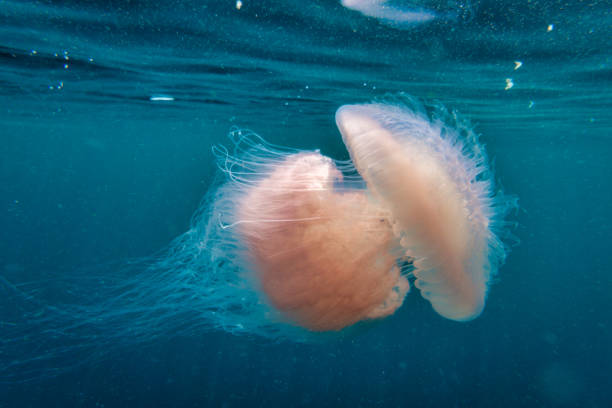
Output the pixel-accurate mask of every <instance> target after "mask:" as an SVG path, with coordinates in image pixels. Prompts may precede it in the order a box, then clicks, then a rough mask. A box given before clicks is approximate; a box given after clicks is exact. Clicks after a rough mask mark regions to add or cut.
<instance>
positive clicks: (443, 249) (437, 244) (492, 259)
mask: <svg viewBox="0 0 612 408" xmlns="http://www.w3.org/2000/svg"><path fill="white" fill-rule="evenodd" d="M336 123H337V125H338V128H339V129H340V132H341V134H342V138H343V140H344V143H345V145H346V147H347V149H348V150H349V152H350V155H351V158H352V160H353V163H354V164H355V166H356V168H357V171H358V172H359V174H360V175H361V176H362V177H363V178H364V179H365V181H366V183H367V186H368V189H369V190H370V191H371V192H372V194H373V195H374V196H375V197H376V198H377V199H378V200H380V202H381V206H382V207H383V208H385V209H387V210H388V211H389V212H390V219H389V222H390V223H391V225H392V228H393V233H394V235H395V237H396V238H397V239H398V241H399V243H400V245H401V247H402V248H403V250H404V251H405V255H406V256H408V257H410V258H411V259H413V265H414V267H415V269H414V271H413V274H414V276H415V277H416V281H415V286H416V287H417V288H419V289H420V291H421V294H422V296H423V297H425V298H426V299H427V300H429V301H430V302H431V304H432V306H433V308H434V309H435V310H436V311H437V312H438V313H439V314H440V315H442V316H444V317H446V318H449V319H453V320H460V321H462V320H470V319H473V318H475V317H477V316H478V315H479V314H480V313H481V311H482V310H483V307H484V303H485V297H486V293H487V288H488V284H489V281H490V278H491V276H492V274H493V273H494V272H495V270H496V267H497V264H498V263H499V260H500V256H503V253H500V251H499V246H500V244H499V241H498V239H497V237H496V236H495V234H493V232H492V231H491V228H490V227H491V225H492V222H491V221H492V219H493V218H494V217H495V216H496V212H495V209H494V207H493V205H492V204H493V202H494V200H493V199H492V197H493V194H492V186H491V180H490V179H489V178H487V177H486V175H487V172H488V169H487V168H486V167H485V165H486V160H485V157H484V153H483V152H482V149H481V147H480V146H479V145H478V144H477V142H476V141H475V140H473V141H470V140H469V139H463V140H462V139H461V138H460V137H459V136H460V134H459V131H458V130H457V129H452V128H449V127H447V126H446V125H445V124H444V123H442V122H440V121H437V122H433V123H432V122H431V121H430V120H429V119H428V118H427V117H426V116H425V114H424V113H422V112H419V111H415V110H411V109H409V108H407V107H406V106H401V105H387V104H377V103H374V104H366V105H345V106H342V107H340V108H339V109H338V111H337V112H336ZM470 143H471V144H470Z"/></svg>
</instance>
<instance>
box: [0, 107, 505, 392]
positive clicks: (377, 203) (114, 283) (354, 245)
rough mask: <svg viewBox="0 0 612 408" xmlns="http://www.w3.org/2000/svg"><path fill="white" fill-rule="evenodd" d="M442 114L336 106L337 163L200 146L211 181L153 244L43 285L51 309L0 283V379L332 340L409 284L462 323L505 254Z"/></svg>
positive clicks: (461, 136) (482, 186)
mask: <svg viewBox="0 0 612 408" xmlns="http://www.w3.org/2000/svg"><path fill="white" fill-rule="evenodd" d="M442 119H444V120H442ZM453 120H454V117H453V115H451V114H448V113H446V112H445V111H444V112H442V113H441V114H438V115H437V116H432V115H431V114H426V113H425V112H424V110H423V109H419V108H415V107H414V106H413V105H412V106H411V105H406V104H402V103H373V104H365V105H346V106H343V107H341V108H340V109H338V111H337V113H336V122H337V125H338V128H339V130H340V133H341V134H342V138H343V140H344V143H345V145H346V147H347V149H348V151H349V153H350V156H351V159H352V161H350V162H341V161H334V160H332V159H330V158H328V157H325V156H323V155H322V154H321V153H320V152H318V151H301V150H296V149H292V148H286V147H280V146H274V145H271V144H269V143H266V142H265V141H263V140H262V139H261V138H260V137H259V136H257V135H256V134H254V133H252V132H249V131H244V130H239V129H232V131H231V132H230V135H229V137H230V139H231V142H232V144H231V147H230V149H226V148H224V147H222V146H216V147H214V149H213V152H214V153H215V156H216V159H217V162H218V166H219V168H220V170H221V172H220V178H218V179H217V181H216V182H215V183H213V184H212V186H211V188H210V191H209V192H208V194H207V195H206V196H205V199H204V201H203V202H202V204H201V206H200V208H199V209H198V212H197V213H196V215H195V216H194V218H193V221H192V224H191V227H190V229H189V230H188V231H187V232H185V233H184V234H182V235H181V236H179V237H177V238H176V239H175V240H174V241H173V242H172V243H171V244H170V245H169V247H168V248H167V250H165V251H163V252H162V253H160V254H159V255H156V256H154V257H150V258H147V259H144V260H140V261H135V262H130V263H128V264H127V265H125V266H124V267H119V268H111V270H109V269H108V268H105V267H104V266H101V267H94V268H93V270H92V271H90V270H87V272H86V273H78V272H77V273H75V274H74V275H71V276H51V277H50V279H53V280H55V281H58V282H59V281H61V282H62V284H61V287H62V288H64V289H65V290H66V291H67V293H68V294H69V295H70V296H69V298H70V299H73V302H72V303H66V304H62V305H60V306H53V305H48V304H46V303H45V302H44V301H42V300H41V299H38V294H39V293H44V292H45V290H46V289H47V288H46V286H45V282H46V281H45V280H44V279H41V280H40V281H37V282H33V283H29V282H26V283H25V284H24V283H22V284H19V282H17V284H13V283H12V282H9V281H8V280H7V279H5V278H4V277H3V276H0V291H2V292H3V294H4V295H5V296H4V298H5V299H10V300H6V301H7V302H11V303H14V304H15V305H18V306H17V307H15V308H5V309H2V308H0V309H2V310H3V312H4V315H1V316H0V317H2V319H0V320H4V321H15V322H19V323H16V324H14V325H10V326H8V327H6V326H5V327H3V330H4V332H3V334H4V338H3V340H2V341H1V342H0V343H2V347H3V350H4V355H11V356H12V358H11V360H10V361H7V360H2V359H0V371H1V372H3V378H4V379H5V380H6V381H21V380H23V379H24V378H26V377H27V378H30V377H35V376H46V375H55V374H57V373H58V372H60V371H61V370H66V369H67V368H66V367H64V366H63V365H62V364H63V362H64V359H65V357H66V356H68V355H69V356H75V355H77V354H78V355H80V356H82V359H81V361H83V362H86V361H91V359H94V358H100V356H101V355H102V354H100V353H98V351H99V350H105V351H106V352H109V353H110V352H111V351H113V350H117V349H120V348H124V347H132V346H140V345H142V344H145V343H147V342H150V341H152V340H155V339H159V338H166V337H168V336H178V335H183V336H196V337H197V336H200V335H202V334H203V333H204V332H205V331H207V330H213V329H221V330H224V331H228V332H231V333H235V334H241V333H242V334H248V335H251V334H256V335H260V336H263V337H268V338H272V339H275V340H276V339H291V340H295V341H308V340H310V339H313V337H316V338H324V337H321V336H324V335H322V334H321V333H320V332H332V333H331V334H329V335H332V336H333V335H334V334H333V333H335V332H338V331H340V330H342V329H344V328H346V327H348V326H351V325H354V324H356V323H358V322H361V321H368V320H372V319H380V318H384V317H387V316H389V315H391V314H393V313H394V312H395V311H396V310H397V309H398V308H399V307H400V306H401V305H402V303H403V301H404V298H405V296H406V294H407V293H408V292H409V288H410V284H409V280H411V279H414V285H415V286H416V287H417V288H418V289H420V292H421V294H422V295H423V297H424V298H426V299H427V300H429V301H430V302H431V304H432V306H433V308H434V309H435V310H436V311H437V312H438V313H439V314H440V315H442V316H444V317H446V318H449V319H453V320H459V321H463V320H469V319H472V318H475V317H476V316H478V314H479V313H480V312H481V311H482V309H483V307H484V302H485V298H486V294H487V289H488V285H489V282H490V280H491V277H492V276H493V275H494V273H495V272H496V270H497V268H498V266H499V264H500V263H501V262H502V261H503V260H504V256H505V248H504V246H503V244H502V243H501V241H500V240H499V238H498V237H497V233H498V232H499V231H503V227H504V226H505V225H504V221H503V219H504V216H505V214H506V213H507V210H508V209H510V208H513V207H514V206H515V200H513V199H512V198H508V197H506V196H504V195H501V194H495V193H494V192H493V184H492V181H491V175H490V171H489V170H488V168H487V160H486V156H485V153H484V151H483V149H482V146H481V145H480V144H479V143H478V141H477V139H476V137H475V135H474V134H473V132H472V131H471V130H469V127H467V126H465V125H460V124H459V122H456V123H453V124H452V125H449V124H445V123H444V122H445V121H450V122H452V121H453ZM5 292H6V293H5ZM9 310H15V311H16V313H15V314H14V315H10V314H8V313H9ZM40 345H44V347H40ZM32 350H39V351H37V352H33V351H32ZM94 351H95V352H94ZM43 362H44V364H43Z"/></svg>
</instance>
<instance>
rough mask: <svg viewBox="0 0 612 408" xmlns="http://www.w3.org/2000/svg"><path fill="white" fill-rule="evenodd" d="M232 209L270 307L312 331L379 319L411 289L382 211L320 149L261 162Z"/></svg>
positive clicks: (391, 309)
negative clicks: (349, 184) (347, 182)
mask: <svg viewBox="0 0 612 408" xmlns="http://www.w3.org/2000/svg"><path fill="white" fill-rule="evenodd" d="M258 167H259V169H258V171H257V174H258V175H259V178H260V179H259V181H257V182H256V183H253V184H251V185H250V186H249V187H248V189H247V191H246V194H244V195H243V196H242V197H241V200H240V204H239V205H238V207H237V209H236V214H235V217H237V218H236V219H237V221H236V222H237V223H238V224H237V225H236V228H237V229H238V233H239V234H240V237H241V240H242V242H243V244H244V245H245V247H246V253H245V254H244V255H243V256H245V257H246V259H247V260H248V262H247V263H248V264H249V265H251V266H252V269H253V273H254V275H255V276H256V280H255V281H256V282H258V286H259V288H260V290H261V291H262V292H263V294H264V296H265V298H266V299H267V300H268V301H269V303H270V304H271V306H272V307H274V308H275V309H276V310H277V311H280V312H281V315H282V316H283V317H284V318H285V319H286V320H287V321H289V322H290V323H292V324H296V325H298V326H301V327H304V328H306V329H309V330H312V331H330V330H340V329H342V328H344V327H347V326H350V325H352V324H354V323H356V322H358V321H361V320H368V319H376V318H382V317H385V316H388V315H390V314H392V313H393V312H394V311H395V310H396V309H397V308H398V307H400V306H401V304H402V302H403V300H404V296H405V294H406V293H407V292H408V290H409V284H408V280H407V279H406V277H405V276H403V275H401V274H400V269H399V268H398V266H397V265H396V258H397V254H396V253H394V252H393V250H394V248H395V247H396V245H395V239H394V236H393V233H392V230H391V228H390V226H389V224H388V223H387V214H386V211H384V210H383V209H381V208H380V207H379V206H377V205H376V204H375V203H373V202H371V201H370V200H369V198H368V196H367V195H366V194H365V193H364V192H363V191H360V190H356V189H353V188H342V187H340V188H339V187H338V186H339V185H341V183H342V179H343V175H342V173H341V172H340V171H339V170H338V169H337V168H336V166H335V165H334V163H333V162H332V160H331V159H329V158H327V157H324V156H322V155H321V154H320V153H318V152H304V153H296V154H290V155H287V156H286V157H285V158H284V159H281V160H278V159H276V160H273V161H272V163H267V162H266V160H263V161H262V162H260V164H259V165H258Z"/></svg>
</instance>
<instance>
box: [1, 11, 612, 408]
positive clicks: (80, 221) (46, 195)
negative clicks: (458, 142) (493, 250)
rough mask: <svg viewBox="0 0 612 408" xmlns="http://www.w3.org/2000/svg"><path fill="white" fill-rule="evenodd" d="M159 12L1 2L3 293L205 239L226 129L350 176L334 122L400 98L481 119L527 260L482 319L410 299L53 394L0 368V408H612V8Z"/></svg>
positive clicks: (124, 355)
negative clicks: (339, 332) (365, 318)
mask: <svg viewBox="0 0 612 408" xmlns="http://www.w3.org/2000/svg"><path fill="white" fill-rule="evenodd" d="M163 3H164V4H156V3H150V2H146V1H128V0H122V1H119V0H114V1H106V2H95V1H79V2H75V1H74V2H73V1H40V2H33V1H0V138H1V140H0V226H1V228H0V275H2V276H3V277H5V278H7V279H9V280H10V281H11V282H14V283H20V282H31V281H36V280H37V279H46V278H49V277H53V276H57V275H66V274H70V271H73V270H78V269H81V268H85V267H91V266H92V265H98V266H97V268H102V266H100V265H106V264H110V263H115V262H120V261H121V260H126V259H131V258H134V257H142V256H147V255H149V254H151V253H154V252H155V251H158V250H160V249H161V248H164V247H165V246H166V245H167V244H168V243H169V242H170V241H171V240H172V239H173V238H174V237H176V236H177V235H179V234H181V233H182V232H184V231H185V230H187V228H188V227H189V221H190V218H191V215H192V214H193V212H194V211H195V210H196V209H197V207H198V204H199V202H200V199H201V197H202V196H203V195H204V193H205V192H206V190H207V188H208V185H209V184H210V181H211V178H212V177H213V174H214V172H215V165H214V162H213V157H212V154H211V151H210V149H211V146H212V145H213V144H215V143H223V142H226V141H227V140H226V138H225V137H226V136H225V135H226V134H227V131H228V129H229V128H230V127H231V126H232V125H239V126H241V127H246V128H250V129H253V130H255V131H256V132H258V133H259V134H261V135H262V136H264V137H265V138H266V139H267V140H269V141H271V142H274V143H278V144H282V145H289V146H292V147H296V148H307V149H308V148H309V149H312V148H321V150H322V152H323V153H324V154H327V155H330V156H333V157H335V158H339V159H342V158H346V152H345V150H344V147H343V146H342V142H341V140H340V137H339V135H338V132H337V130H336V129H335V125H334V122H333V113H334V111H335V109H336V108H337V107H338V106H339V105H341V104H344V103H351V102H362V101H367V100H370V99H372V98H373V97H380V96H383V95H385V94H386V93H392V94H397V93H398V92H406V93H407V94H410V95H413V96H415V97H417V98H421V99H424V100H438V101H440V102H442V103H443V104H445V105H446V106H448V107H450V108H456V109H458V110H460V111H461V112H462V113H463V114H464V116H467V117H469V118H470V119H471V120H472V122H473V123H474V125H475V128H476V130H477V131H478V132H479V133H481V134H482V137H481V140H482V141H483V142H484V143H485V144H486V146H487V150H488V152H489V155H490V156H491V158H493V161H494V169H495V172H496V175H497V178H498V179H499V180H500V182H501V184H502V185H503V187H504V189H505V190H506V191H507V192H509V193H511V194H515V195H517V196H518V197H519V198H520V210H519V211H518V212H517V213H515V214H513V215H512V220H514V221H516V222H517V224H518V226H517V227H516V228H515V229H514V231H513V233H514V235H516V236H517V238H518V240H519V241H520V244H519V245H517V246H514V247H513V248H512V252H511V253H510V255H509V257H508V260H507V263H506V264H505V265H504V266H503V267H502V268H501V270H500V274H499V276H498V279H497V280H496V282H495V284H494V285H493V287H492V289H491V291H490V297H489V300H488V303H487V307H486V309H485V311H484V313H483V315H482V316H481V317H479V318H478V319H476V320H475V321H473V322H470V323H464V324H461V323H455V322H451V321H448V320H444V319H442V318H441V317H439V316H437V315H436V314H435V313H434V312H433V311H432V310H431V308H430V306H429V304H428V303H427V302H425V301H423V300H422V299H420V297H419V296H418V295H415V294H414V293H413V294H411V295H410V296H408V298H407V299H406V302H405V304H404V306H403V307H402V308H401V309H400V310H399V311H398V312H397V313H396V314H395V315H394V316H393V317H391V318H389V319H387V320H385V321H383V322H380V323H377V324H375V325H372V326H371V327H368V328H366V329H364V330H363V331H359V332H358V333H355V334H351V335H350V336H347V337H346V338H342V339H337V340H333V341H329V342H323V343H322V344H294V343H290V342H281V343H275V342H272V341H270V340H265V339H261V338H258V337H255V336H253V337H250V336H238V337H237V336H234V335H231V334H227V333H223V332H218V331H212V332H211V331H202V332H201V333H197V335H194V336H189V337H180V338H176V337H173V336H171V334H169V336H168V339H158V340H156V341H154V342H152V343H150V344H144V345H141V346H139V347H138V348H135V347H133V348H127V349H119V350H114V351H113V352H112V353H111V354H110V355H109V356H108V357H107V358H105V359H102V360H101V361H98V362H96V363H95V364H85V365H81V366H78V367H76V368H75V369H74V370H68V373H66V374H62V375H60V376H58V377H50V378H44V379H41V380H37V381H34V382H27V383H9V382H4V381H2V379H3V378H8V376H9V374H10V375H11V376H12V375H14V374H15V373H7V372H2V371H0V407H27V406H44V407H51V406H58V407H60V406H62V407H64V406H86V407H89V406H102V405H103V406H106V407H114V406H125V407H150V406H225V407H234V406H266V407H270V406H312V405H319V404H321V405H323V406H408V405H414V406H457V407H464V406H470V407H471V406H483V407H490V406H508V407H514V406H580V407H604V406H610V404H612V396H611V395H610V391H609V373H610V371H611V370H612V346H611V345H612V327H611V324H612V323H611V321H610V313H611V311H612V300H611V298H610V291H611V289H612V278H611V275H610V273H609V271H610V269H611V267H612V262H611V260H610V259H611V257H610V244H611V242H612V240H611V231H612V206H611V205H610V203H611V202H612V182H611V181H610V180H611V177H612V134H611V130H612V113H611V112H612V65H611V64H612V60H611V55H612V54H611V52H610V51H611V49H610V48H611V45H610V41H609V38H610V24H611V23H612V16H611V15H610V3H609V2H607V1H574V2H568V3H569V4H566V3H565V2H561V1H526V0H525V1H523V0H520V1H514V0H513V1H511V0H506V1H505V2H504V1H474V2H471V3H470V4H469V7H467V9H468V10H467V11H466V12H462V13H461V14H460V16H459V17H457V18H453V19H447V20H445V19H439V20H437V21H434V22H433V23H430V24H427V25H420V26H414V27H404V28H397V27H390V26H388V25H385V24H384V23H382V22H380V21H376V20H375V19H372V18H366V17H364V16H363V15H361V14H359V13H357V12H354V11H350V10H347V9H345V8H343V7H342V6H341V5H340V4H339V2H336V1H333V0H329V1H322V0H321V1H309V2H304V1H295V0H286V1H279V0H277V1H249V0H243V3H244V5H243V7H242V8H241V9H240V10H236V8H235V2H233V1H206V0H202V1H180V2H176V1H171V2H163ZM396 3H397V4H400V5H403V6H405V7H408V3H407V2H401V1H397V2H396ZM413 4H418V5H420V6H422V7H429V6H431V7H434V8H435V6H434V4H435V3H434V2H428V1H421V2H413ZM449 7H450V8H453V7H455V8H458V7H459V6H458V2H456V3H452V2H451V3H450V6H449ZM464 9H465V8H464ZM549 24H553V25H554V29H553V30H552V31H547V27H548V25H549ZM66 57H68V59H66ZM514 61H521V62H522V63H523V66H522V67H521V68H520V69H518V70H514V67H515V63H514ZM65 64H68V65H67V68H66V67H65ZM507 78H512V81H513V82H514V87H513V88H512V89H509V90H504V87H505V86H506V79H507ZM58 86H59V89H58ZM50 87H52V88H53V89H51V88H50ZM156 94H167V95H172V96H173V97H174V98H175V100H174V101H172V102H151V101H150V100H149V98H150V97H151V96H152V95H156ZM4 293H5V292H0V296H3V294H4ZM45 296H48V298H42V299H39V300H41V301H44V302H49V303H53V302H54V301H55V300H57V299H56V297H58V296H60V297H61V296H62V293H61V291H53V290H50V291H49V293H48V294H47V295H45ZM15 302H17V300H16V299H15V298H14V297H8V296H5V297H0V339H2V341H9V340H10V341H12V340H15V339H10V338H9V337H8V336H9V334H8V333H10V330H8V329H9V327H14V325H15V324H20V323H19V322H15V321H14V319H13V318H14V317H15V310H18V308H19V305H17V304H15ZM5 316H6V317H5ZM9 317H10V318H11V319H9ZM32 335H33V336H36V334H35V333H33V334H32ZM17 340H18V339H17ZM25 344H31V342H27V341H24V345H25ZM1 345H2V343H0V347H1ZM21 352H22V353H23V354H22V355H7V354H6V353H5V352H3V350H2V349H1V348H0V360H3V361H4V362H7V361H11V360H13V359H19V358H24V356H28V355H29V354H30V355H31V353H33V351H32V350H30V349H28V348H27V347H26V346H24V348H23V350H21ZM78 358H79V357H78V354H76V353H75V359H78ZM41 364H43V363H41ZM75 364H78V361H69V359H68V360H67V361H65V365H66V366H72V365H75ZM1 366H4V364H0V367H1ZM40 368H41V369H43V368H44V367H40Z"/></svg>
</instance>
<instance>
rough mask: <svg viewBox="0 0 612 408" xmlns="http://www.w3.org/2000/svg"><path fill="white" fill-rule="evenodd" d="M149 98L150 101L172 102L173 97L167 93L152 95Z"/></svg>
mask: <svg viewBox="0 0 612 408" xmlns="http://www.w3.org/2000/svg"><path fill="white" fill-rule="evenodd" d="M149 100H150V101H152V102H172V101H173V100H174V97H173V96H169V95H152V96H151V97H149Z"/></svg>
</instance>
